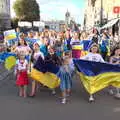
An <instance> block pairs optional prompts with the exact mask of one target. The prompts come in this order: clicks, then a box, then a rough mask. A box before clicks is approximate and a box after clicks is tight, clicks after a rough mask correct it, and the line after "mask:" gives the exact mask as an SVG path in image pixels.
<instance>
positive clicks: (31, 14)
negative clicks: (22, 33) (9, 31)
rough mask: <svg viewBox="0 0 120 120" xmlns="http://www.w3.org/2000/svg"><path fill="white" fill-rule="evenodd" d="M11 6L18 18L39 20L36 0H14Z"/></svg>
mask: <svg viewBox="0 0 120 120" xmlns="http://www.w3.org/2000/svg"><path fill="white" fill-rule="evenodd" d="M13 8H14V11H15V13H16V16H17V18H18V19H19V20H22V21H30V22H32V21H36V20H40V10H39V5H38V3H37V2H36V0H16V1H15V2H14V5H13Z"/></svg>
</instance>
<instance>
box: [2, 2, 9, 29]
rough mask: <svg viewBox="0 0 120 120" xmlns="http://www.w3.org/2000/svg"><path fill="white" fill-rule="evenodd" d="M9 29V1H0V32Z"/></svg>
mask: <svg viewBox="0 0 120 120" xmlns="http://www.w3.org/2000/svg"><path fill="white" fill-rule="evenodd" d="M9 28H11V20H10V0H0V30H5V29H9Z"/></svg>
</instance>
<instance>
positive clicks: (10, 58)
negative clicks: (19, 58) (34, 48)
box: [0, 52, 16, 70]
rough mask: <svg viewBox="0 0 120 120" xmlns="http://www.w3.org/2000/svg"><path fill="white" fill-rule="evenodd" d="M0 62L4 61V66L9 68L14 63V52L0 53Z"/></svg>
mask: <svg viewBox="0 0 120 120" xmlns="http://www.w3.org/2000/svg"><path fill="white" fill-rule="evenodd" d="M0 62H4V65H5V68H6V69H7V70H11V69H12V68H13V67H14V66H15V64H16V55H15V54H14V53H9V52H4V53H2V54H0Z"/></svg>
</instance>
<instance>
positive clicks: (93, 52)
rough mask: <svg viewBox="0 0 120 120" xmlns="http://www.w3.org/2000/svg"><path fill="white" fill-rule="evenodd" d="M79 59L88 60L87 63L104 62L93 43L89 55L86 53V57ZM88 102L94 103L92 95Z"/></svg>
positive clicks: (97, 47)
mask: <svg viewBox="0 0 120 120" xmlns="http://www.w3.org/2000/svg"><path fill="white" fill-rule="evenodd" d="M81 59H84V60H89V61H95V62H103V63H104V62H105V61H104V60H103V58H102V56H101V55H100V54H99V46H98V45H97V44H96V43H94V44H93V45H92V46H91V48H90V53H88V54H87V55H86V56H84V57H82V58H81ZM89 101H90V102H92V101H94V98H93V95H90V98H89Z"/></svg>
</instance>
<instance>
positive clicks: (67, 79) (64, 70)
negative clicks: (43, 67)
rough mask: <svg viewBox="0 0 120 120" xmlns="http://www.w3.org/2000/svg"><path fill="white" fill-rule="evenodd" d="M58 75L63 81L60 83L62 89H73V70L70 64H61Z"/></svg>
mask: <svg viewBox="0 0 120 120" xmlns="http://www.w3.org/2000/svg"><path fill="white" fill-rule="evenodd" d="M57 75H58V77H59V78H60V80H61V83H60V88H61V90H62V91H64V90H66V89H71V87H72V71H71V68H70V65H63V66H61V67H60V70H59V72H58V73H57Z"/></svg>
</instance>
